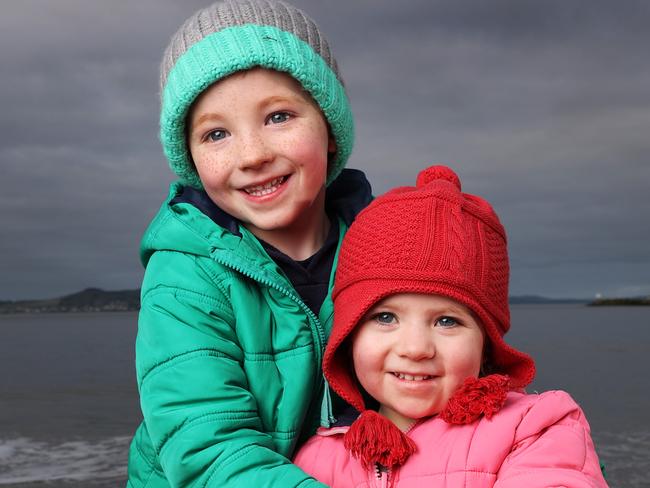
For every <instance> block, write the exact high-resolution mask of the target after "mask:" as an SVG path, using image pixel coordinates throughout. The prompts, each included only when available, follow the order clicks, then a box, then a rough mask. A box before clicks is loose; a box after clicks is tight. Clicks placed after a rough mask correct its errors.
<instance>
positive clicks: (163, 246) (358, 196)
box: [140, 169, 372, 267]
mask: <svg viewBox="0 0 650 488" xmlns="http://www.w3.org/2000/svg"><path fill="white" fill-rule="evenodd" d="M371 199H372V191H371V188H370V183H369V182H368V180H367V179H366V176H365V175H364V173H363V172H362V171H359V170H355V169H344V170H343V171H342V172H341V174H340V175H339V176H338V178H337V179H336V180H334V181H333V182H332V183H331V184H330V185H329V187H328V188H327V193H326V198H325V202H326V203H325V204H326V207H327V211H328V213H333V214H336V215H338V216H339V217H340V218H341V219H342V220H343V221H344V223H345V224H346V225H348V226H349V225H350V224H351V223H352V221H353V220H354V218H355V216H356V215H357V214H358V213H359V212H360V211H361V210H362V209H363V208H364V207H365V206H366V205H367V204H368V203H369V202H370V200H371ZM250 236H251V234H250V233H249V232H248V231H247V230H246V229H245V228H244V227H243V226H242V225H241V223H240V222H239V221H238V220H237V219H236V218H235V217H233V216H232V215H230V214H228V213H226V212H224V211H223V210H221V209H220V208H219V207H218V206H217V205H215V203H214V202H213V201H212V200H211V199H210V198H209V197H208V195H207V193H205V191H204V190H198V189H196V188H193V187H191V186H186V185H184V184H183V183H181V182H174V183H172V184H171V186H170V189H169V195H168V196H167V199H166V200H165V202H164V203H163V204H162V206H161V208H160V210H159V211H158V213H157V215H156V216H155V217H154V219H153V220H152V222H151V224H150V225H149V227H148V228H147V230H146V231H145V234H144V236H143V238H142V242H141V244H140V260H141V262H142V264H143V265H144V266H145V267H146V266H147V263H148V262H149V258H150V257H151V255H152V254H153V253H154V252H155V251H178V252H184V253H187V254H194V255H197V256H206V257H207V256H210V255H211V254H213V253H214V251H215V250H217V249H220V250H235V248H238V247H239V246H240V245H246V246H258V245H259V246H261V245H260V244H259V243H258V242H256V240H255V239H250ZM251 241H255V242H251Z"/></svg>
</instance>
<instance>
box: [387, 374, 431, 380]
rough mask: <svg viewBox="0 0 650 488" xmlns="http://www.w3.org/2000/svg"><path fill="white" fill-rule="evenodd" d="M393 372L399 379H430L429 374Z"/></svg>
mask: <svg viewBox="0 0 650 488" xmlns="http://www.w3.org/2000/svg"><path fill="white" fill-rule="evenodd" d="M393 374H394V375H395V376H397V377H398V378H399V379H400V380H408V381H423V380H428V379H431V376H430V375H411V374H404V373H393Z"/></svg>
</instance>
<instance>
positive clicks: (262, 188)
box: [244, 176, 284, 197]
mask: <svg viewBox="0 0 650 488" xmlns="http://www.w3.org/2000/svg"><path fill="white" fill-rule="evenodd" d="M283 180H284V176H279V177H277V178H275V179H274V180H271V181H269V182H268V183H265V184H263V185H256V186H250V187H248V188H244V191H245V192H246V193H248V194H249V195H253V196H255V197H261V196H264V195H268V194H269V193H273V192H274V191H275V190H277V189H278V188H277V187H278V186H279V185H280V184H281V183H282V181H283Z"/></svg>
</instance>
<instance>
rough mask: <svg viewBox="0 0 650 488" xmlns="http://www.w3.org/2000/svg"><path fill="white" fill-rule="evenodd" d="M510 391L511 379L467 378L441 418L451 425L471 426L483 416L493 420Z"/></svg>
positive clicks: (493, 375)
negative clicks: (470, 424)
mask: <svg viewBox="0 0 650 488" xmlns="http://www.w3.org/2000/svg"><path fill="white" fill-rule="evenodd" d="M508 391H510V378H509V377H508V376H505V375H500V374H492V375H489V376H484V377H483V378H467V379H466V380H465V382H464V383H463V384H462V385H461V387H460V388H459V389H458V390H457V391H456V392H455V393H454V394H453V395H452V396H451V398H450V399H449V400H448V401H447V405H445V408H444V409H443V410H442V412H440V418H441V419H442V420H444V421H445V422H447V423H449V424H469V423H471V422H474V421H475V420H476V419H478V418H479V417H480V416H481V415H484V416H485V417H486V418H488V419H489V418H491V417H492V415H494V414H495V413H497V412H498V411H499V410H501V408H502V407H503V404H504V403H505V401H506V396H507V395H508Z"/></svg>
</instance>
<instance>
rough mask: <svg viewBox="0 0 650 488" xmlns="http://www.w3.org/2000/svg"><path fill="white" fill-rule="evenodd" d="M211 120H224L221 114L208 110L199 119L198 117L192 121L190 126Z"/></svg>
mask: <svg viewBox="0 0 650 488" xmlns="http://www.w3.org/2000/svg"><path fill="white" fill-rule="evenodd" d="M210 120H218V121H220V120H222V117H221V115H219V114H217V113H213V112H208V113H205V114H202V115H201V116H200V117H199V118H198V119H196V120H195V121H194V122H190V128H192V127H194V126H197V125H201V124H202V123H203V122H205V121H210Z"/></svg>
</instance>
